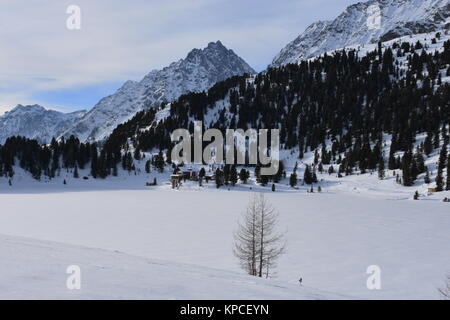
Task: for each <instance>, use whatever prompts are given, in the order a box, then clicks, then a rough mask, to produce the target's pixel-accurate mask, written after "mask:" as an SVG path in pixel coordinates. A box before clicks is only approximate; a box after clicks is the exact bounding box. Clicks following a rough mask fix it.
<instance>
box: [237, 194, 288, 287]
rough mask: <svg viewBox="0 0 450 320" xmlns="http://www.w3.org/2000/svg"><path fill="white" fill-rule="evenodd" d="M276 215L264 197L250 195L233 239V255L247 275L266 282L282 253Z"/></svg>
mask: <svg viewBox="0 0 450 320" xmlns="http://www.w3.org/2000/svg"><path fill="white" fill-rule="evenodd" d="M277 224H278V214H277V212H276V211H275V209H274V208H273V206H272V205H271V204H270V203H269V202H268V201H267V200H266V198H265V197H264V195H263V194H259V195H253V196H252V197H251V199H250V201H249V204H248V206H247V210H246V212H245V214H244V215H243V217H242V221H241V222H239V224H238V230H237V231H236V232H235V235H234V250H233V251H234V254H235V256H236V257H237V258H238V259H239V261H240V264H241V266H242V268H243V269H244V270H246V271H247V272H248V274H250V275H252V276H258V277H263V276H265V277H266V278H268V277H269V276H270V274H271V272H272V271H273V269H274V268H275V267H276V261H277V259H278V257H279V256H280V255H281V254H283V253H284V251H285V242H284V240H283V235H282V234H281V233H278V232H277V231H276V228H277Z"/></svg>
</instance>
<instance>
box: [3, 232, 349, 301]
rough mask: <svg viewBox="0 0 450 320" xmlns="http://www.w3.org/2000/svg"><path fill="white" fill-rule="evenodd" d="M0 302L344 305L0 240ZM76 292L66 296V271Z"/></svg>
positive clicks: (205, 273)
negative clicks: (73, 273)
mask: <svg viewBox="0 0 450 320" xmlns="http://www.w3.org/2000/svg"><path fill="white" fill-rule="evenodd" d="M0 243H1V246H0V255H1V257H2V263H1V264H0V289H1V290H0V299H211V297H214V298H215V299H261V298H262V299H277V300H278V299H331V298H332V299H346V298H348V297H345V296H340V295H336V294H332V293H328V292H322V291H320V290H315V289H311V288H307V287H300V286H297V285H293V284H289V283H285V282H282V281H266V280H263V279H259V278H255V277H250V276H246V275H242V274H238V273H235V272H229V271H222V270H217V269H209V268H204V267H198V266H193V265H188V264H181V263H171V262H166V261H159V260H153V259H146V258H142V257H136V256H132V255H128V254H124V253H122V252H118V251H106V250H102V249H92V248H86V247H80V246H71V245H66V244H60V243H54V242H48V241H39V240H35V239H27V238H21V237H11V236H0ZM73 265H76V266H79V267H80V270H81V273H80V283H81V286H80V290H69V289H68V288H67V286H66V282H67V279H68V277H69V276H70V274H68V273H67V272H66V271H67V268H68V267H69V266H73Z"/></svg>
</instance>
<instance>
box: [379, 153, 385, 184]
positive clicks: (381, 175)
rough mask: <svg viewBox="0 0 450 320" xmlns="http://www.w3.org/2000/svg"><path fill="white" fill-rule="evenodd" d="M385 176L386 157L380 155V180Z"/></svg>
mask: <svg viewBox="0 0 450 320" xmlns="http://www.w3.org/2000/svg"><path fill="white" fill-rule="evenodd" d="M384 177H385V172H384V159H383V157H380V161H379V162H378V178H379V179H380V180H383V179H384Z"/></svg>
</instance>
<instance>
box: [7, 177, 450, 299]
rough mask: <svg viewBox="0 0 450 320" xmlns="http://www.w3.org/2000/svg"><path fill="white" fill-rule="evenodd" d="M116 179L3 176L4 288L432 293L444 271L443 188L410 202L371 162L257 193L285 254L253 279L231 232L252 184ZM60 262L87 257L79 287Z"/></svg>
mask: <svg viewBox="0 0 450 320" xmlns="http://www.w3.org/2000/svg"><path fill="white" fill-rule="evenodd" d="M319 178H320V177H319ZM122 179H125V178H120V177H118V178H116V180H108V181H89V182H86V181H82V180H77V181H69V183H68V185H65V186H61V185H60V184H59V183H58V185H56V184H52V183H49V184H47V185H43V184H42V182H41V183H38V182H32V181H31V180H27V182H23V183H22V184H20V181H19V180H20V179H19V178H18V179H17V181H16V183H15V185H13V187H8V186H7V184H6V183H5V181H4V179H3V180H2V181H1V183H0V203H1V212H0V234H3V235H7V236H6V237H5V236H2V237H1V238H0V243H1V246H0V255H1V257H2V263H1V269H2V270H1V272H0V288H2V290H0V292H1V294H2V297H6V298H8V297H20V298H33V297H38V296H39V297H45V298H47V297H57V298H71V297H74V295H75V296H76V297H77V298H80V297H83V298H85V297H86V298H91V297H94V298H105V297H114V298H118V297H121V298H161V299H165V298H177V299H182V298H188V299H191V298H192V299H197V298H198V299H204V298H225V299H226V298H242V299H246V298H249V299H269V298H274V299H277V298H280V299H304V298H311V299H322V298H339V297H340V298H360V299H394V298H401V299H439V298H440V296H439V294H438V291H437V288H439V287H441V286H442V285H443V284H444V278H445V275H446V274H447V273H448V272H449V271H450V255H449V254H448V252H449V246H450V232H449V231H450V205H449V204H448V203H443V202H442V198H443V197H444V196H450V194H449V193H448V192H447V193H441V194H439V195H435V196H429V197H424V198H423V200H422V201H413V200H411V198H412V194H413V192H414V190H415V188H414V187H413V188H405V187H401V186H398V187H397V186H396V185H395V183H394V181H392V179H393V178H389V179H386V180H385V181H381V182H380V181H379V180H378V179H377V178H376V173H375V174H374V176H373V177H371V176H370V177H368V176H367V175H366V176H356V175H355V176H352V177H351V179H348V180H345V179H344V181H345V183H340V182H338V181H329V182H328V183H327V184H323V187H324V192H323V193H320V194H319V193H314V194H309V193H307V192H306V188H304V187H300V188H299V190H292V189H290V188H288V187H287V186H283V185H281V184H280V185H278V186H277V192H275V193H272V192H267V197H268V199H269V201H270V202H272V204H273V205H274V206H275V208H276V209H277V210H278V212H279V214H280V230H281V231H286V237H287V253H286V254H285V255H284V256H283V257H282V258H281V259H280V261H279V266H278V268H277V275H276V278H274V279H270V280H257V279H254V278H249V277H247V276H245V275H244V273H243V271H241V270H240V268H239V264H238V261H237V260H236V259H235V257H234V256H233V254H232V243H233V237H232V235H233V232H234V231H235V230H236V226H237V220H238V219H239V217H240V215H241V213H242V212H243V211H244V210H245V206H246V204H247V202H248V199H249V196H250V194H251V192H254V191H261V190H262V189H260V188H258V187H256V186H255V185H254V184H251V183H250V184H249V185H247V186H245V187H244V186H241V187H236V188H235V190H236V191H227V190H226V189H221V190H216V189H215V188H214V187H212V186H210V187H208V186H207V187H205V188H199V187H195V186H194V185H191V186H190V185H189V184H187V185H185V186H184V187H182V189H181V190H179V191H176V190H171V189H170V187H169V186H168V185H161V186H158V187H156V188H146V187H142V185H143V184H142V182H143V181H144V180H145V179H146V178H145V177H142V176H136V177H135V178H132V179H126V180H122ZM147 180H148V177H147ZM159 181H162V178H161V180H159ZM35 183H38V184H39V186H40V187H39V188H37V187H36V185H35ZM83 184H84V185H83ZM88 186H89V187H88ZM250 187H251V188H252V190H250ZM120 189H123V190H120ZM266 190H267V189H266ZM17 236H19V237H26V238H29V239H36V240H34V241H33V240H28V239H21V238H16V237H17ZM38 240H40V241H41V240H43V241H52V242H57V243H59V244H52V243H47V242H40V241H38ZM69 245H75V246H84V247H89V248H96V249H82V248H80V247H72V246H69ZM104 250H107V251H104ZM117 252H120V254H119V253H117ZM152 261H170V262H164V263H162V264H161V265H159V264H157V263H156V264H154V263H153V262H152ZM69 264H75V265H77V264H78V265H80V266H81V267H82V269H83V268H86V277H85V278H84V281H85V282H84V283H85V289H82V290H81V291H80V292H78V293H73V292H71V291H69V290H67V289H65V287H64V286H65V282H64V281H65V277H66V274H65V268H66V265H69ZM370 265H378V266H379V267H380V268H381V281H382V288H381V290H375V291H371V290H368V289H367V286H366V280H367V278H368V276H369V275H368V274H366V270H367V267H368V266H370ZM202 270H204V272H203V271H202ZM220 270H223V271H220ZM61 272H62V274H61ZM172 275H174V276H172ZM61 277H62V278H63V280H61ZM300 277H302V278H303V287H301V286H299V284H298V279H299V278H300ZM56 279H59V280H56ZM166 280H167V281H166ZM55 281H63V282H62V283H59V284H58V283H56V282H55ZM58 285H62V286H63V288H61V287H58ZM208 287H212V288H216V287H223V288H226V289H224V290H223V291H222V290H215V289H214V290H213V291H211V294H207V293H205V292H208V289H207V288H208ZM271 288H272V289H273V290H272V289H271ZM5 289H6V290H5ZM153 289H154V290H153ZM324 292H326V293H324Z"/></svg>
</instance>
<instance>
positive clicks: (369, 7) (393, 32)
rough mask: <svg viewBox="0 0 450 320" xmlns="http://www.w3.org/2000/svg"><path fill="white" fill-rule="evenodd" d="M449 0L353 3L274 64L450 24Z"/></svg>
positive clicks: (309, 30) (317, 25)
mask: <svg viewBox="0 0 450 320" xmlns="http://www.w3.org/2000/svg"><path fill="white" fill-rule="evenodd" d="M449 25H450V3H449V1H448V0H369V1H366V2H362V3H357V4H354V5H351V6H349V7H348V8H347V9H346V10H345V11H344V12H343V13H342V14H341V15H340V16H338V17H337V18H336V19H335V20H333V21H319V22H316V23H313V24H312V25H311V26H309V27H308V28H307V29H306V30H305V32H304V33H302V34H301V35H300V36H298V37H297V38H296V39H295V40H294V41H292V42H291V43H289V44H288V45H287V46H286V47H285V48H284V49H283V50H281V52H280V53H279V54H278V55H277V56H276V57H275V58H274V59H273V62H272V65H271V66H272V67H279V66H282V65H284V64H288V63H296V62H298V61H299V60H302V59H309V58H312V57H315V56H318V55H320V54H322V53H324V52H328V51H332V50H335V49H339V48H343V47H346V46H352V45H364V44H368V43H374V42H377V41H388V40H391V39H394V38H398V37H401V36H405V35H411V34H418V33H427V32H434V31H437V30H442V29H445V28H447V29H448V28H449Z"/></svg>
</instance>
